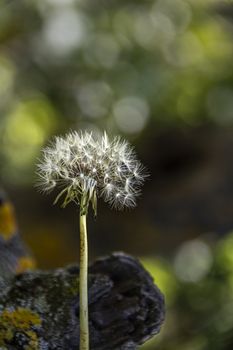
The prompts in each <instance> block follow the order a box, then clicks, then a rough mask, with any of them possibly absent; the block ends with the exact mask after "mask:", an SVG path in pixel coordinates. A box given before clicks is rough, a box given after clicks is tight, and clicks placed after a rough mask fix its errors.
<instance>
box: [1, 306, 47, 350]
mask: <svg viewBox="0 0 233 350" xmlns="http://www.w3.org/2000/svg"><path fill="white" fill-rule="evenodd" d="M40 326H41V319H40V317H39V315H37V314H36V313H34V312H32V311H31V310H29V309H25V308H17V309H15V310H7V309H6V310H4V311H3V312H2V313H1V314H0V346H3V347H4V346H6V345H7V344H13V343H14V341H15V338H20V337H21V339H22V340H21V343H22V349H25V350H37V349H39V341H38V337H37V333H36V330H37V329H39V328H40Z"/></svg>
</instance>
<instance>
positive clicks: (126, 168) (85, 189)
mask: <svg viewBox="0 0 233 350" xmlns="http://www.w3.org/2000/svg"><path fill="white" fill-rule="evenodd" d="M38 174H39V178H40V179H39V182H38V186H39V187H40V188H41V189H42V190H43V191H45V192H50V191H51V190H53V189H55V188H56V187H57V188H59V189H61V192H60V194H59V196H58V198H57V200H58V199H59V198H60V197H61V196H62V195H65V200H64V203H63V206H66V205H67V204H68V203H69V202H71V201H74V202H77V203H79V204H81V198H82V197H83V195H84V194H85V195H86V196H87V197H88V201H89V200H91V201H92V202H93V203H94V201H96V198H99V197H102V198H103V199H104V200H105V201H106V202H107V203H109V204H110V205H111V206H112V207H115V208H117V209H123V208H124V207H134V206H135V205H136V199H137V197H138V196H139V195H140V187H141V185H142V183H143V182H144V179H145V171H144V167H143V166H142V164H141V163H140V162H139V161H138V160H137V158H136V154H135V152H134V150H133V149H132V147H131V146H130V145H129V144H128V142H126V141H123V140H121V138H119V137H115V138H113V140H110V139H109V137H108V136H107V134H106V133H104V134H103V136H101V137H96V138H94V137H93V135H92V134H91V133H88V132H85V133H78V132H72V133H69V134H67V135H66V136H65V137H64V138H61V137H56V138H55V140H54V141H53V142H52V143H51V145H50V146H48V147H47V148H45V149H44V150H43V157H42V160H41V161H40V163H39V165H38Z"/></svg>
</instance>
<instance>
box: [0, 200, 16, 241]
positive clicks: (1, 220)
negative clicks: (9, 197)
mask: <svg viewBox="0 0 233 350" xmlns="http://www.w3.org/2000/svg"><path fill="white" fill-rule="evenodd" d="M16 233H17V225H16V220H15V216H14V209H13V206H12V205H11V204H10V203H9V202H5V203H3V204H2V205H1V206H0V235H1V236H2V237H3V238H4V239H5V240H9V239H10V238H12V237H13V236H14V235H15V234H16Z"/></svg>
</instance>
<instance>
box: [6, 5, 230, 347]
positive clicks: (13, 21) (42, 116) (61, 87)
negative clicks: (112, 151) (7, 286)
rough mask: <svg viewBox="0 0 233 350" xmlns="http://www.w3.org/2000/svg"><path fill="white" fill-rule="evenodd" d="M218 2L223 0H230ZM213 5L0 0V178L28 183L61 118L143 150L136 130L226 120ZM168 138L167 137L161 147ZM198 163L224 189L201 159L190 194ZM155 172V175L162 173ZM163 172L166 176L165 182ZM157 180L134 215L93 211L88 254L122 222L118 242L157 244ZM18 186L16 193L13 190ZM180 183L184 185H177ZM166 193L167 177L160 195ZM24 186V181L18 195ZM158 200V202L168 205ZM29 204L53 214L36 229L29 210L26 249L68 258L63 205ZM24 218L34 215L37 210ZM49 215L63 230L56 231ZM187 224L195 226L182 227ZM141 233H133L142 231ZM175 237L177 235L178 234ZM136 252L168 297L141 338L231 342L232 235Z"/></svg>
mask: <svg viewBox="0 0 233 350" xmlns="http://www.w3.org/2000/svg"><path fill="white" fill-rule="evenodd" d="M220 2H221V1H220ZM223 2H224V4H225V5H226V6H227V5H229V6H230V5H231V1H222V2H221V3H223ZM218 4H219V2H218V1H217V0H204V1H203V0H124V1H123V0H99V1H93V0H92V1H91V0H77V1H76V0H41V1H35V0H34V1H33V0H20V1H19V0H0V162H1V170H0V179H1V182H2V183H3V185H4V186H7V185H8V186H9V185H10V187H11V186H12V187H13V190H14V189H16V193H21V194H22V192H23V191H24V189H25V188H26V187H28V188H31V187H32V183H33V181H34V179H33V178H34V168H35V162H36V159H37V157H38V155H39V152H40V149H41V147H42V146H43V145H44V144H45V143H46V142H47V140H48V139H49V138H50V137H51V136H52V135H54V134H57V133H64V132H66V131H68V130H69V129H70V128H74V129H84V128H88V129H93V130H97V131H98V130H103V129H106V130H107V131H108V132H110V133H114V134H115V133H119V134H123V135H124V136H126V137H127V138H128V139H131V140H132V141H133V142H134V143H137V142H140V149H141V148H143V149H144V151H145V152H144V153H148V157H153V150H151V149H150V150H148V147H150V144H149V145H148V144H147V143H146V142H147V135H148V134H150V135H151V134H153V135H155V134H156V133H158V132H159V130H161V129H163V130H164V129H165V130H167V129H169V128H172V127H174V126H175V127H176V128H181V129H182V128H184V129H185V128H187V129H191V130H194V129H196V128H198V127H200V126H203V127H206V126H207V127H209V129H211V127H215V128H225V129H226V128H228V127H232V126H233V112H232V111H233V60H232V57H233V41H232V23H231V21H230V20H227V19H226V18H224V16H222V15H220V13H219V12H218V10H217V8H218ZM208 135H209V134H208ZM178 139H179V135H178ZM175 140H176V139H175ZM192 140H193V139H192ZM191 142H192V141H191ZM197 142H198V141H197ZM207 142H208V140H207ZM175 143H177V142H176V141H175ZM162 144H163V143H162ZM173 144H174V141H173V143H172V146H171V147H172V148H173ZM163 149H165V147H164V146H163ZM216 149H217V148H215V150H216ZM226 149H227V152H230V151H231V150H229V148H226ZM178 150H179V147H178ZM162 151H163V150H161V151H160V150H157V152H161V153H162ZM165 155H166V151H165ZM181 160H182V155H181ZM192 160H193V159H191V161H192ZM178 161H179V158H178ZM218 164H219V163H218ZM220 164H221V163H220ZM168 165H169V164H168ZM169 169H170V168H169ZM227 169H228V168H227ZM169 171H170V170H168V172H169ZM220 171H221V169H220ZM210 172H211V174H212V173H213V179H212V182H213V183H214V184H215V181H216V183H217V185H216V187H217V189H219V188H220V189H219V191H217V194H215V197H214V198H215V201H216V197H218V198H220V192H221V194H222V192H224V195H225V196H226V193H231V192H230V191H229V189H228V188H227V189H224V190H222V187H221V186H220V187H218V186H219V185H218V181H217V180H215V176H214V175H216V174H218V173H219V170H217V171H216V169H215V168H214V166H212V165H211V163H210V167H209V172H207V175H206V173H205V169H204V172H203V173H202V176H201V177H200V178H198V179H199V180H197V182H195V184H192V186H191V185H190V186H191V187H192V190H193V192H192V193H194V194H195V193H196V192H197V194H198V195H200V193H199V192H200V190H199V192H198V191H197V188H198V189H199V188H201V189H203V188H204V189H205V188H209V187H208V186H209V179H208V178H207V177H208V174H210ZM158 176H159V175H158ZM160 176H161V179H160V181H161V184H163V183H164V182H163V173H161V174H160ZM223 176H224V177H225V173H224V174H223ZM197 177H198V173H197ZM171 178H172V176H171V177H170V178H169V177H168V178H167V181H170V182H172V179H171ZM216 178H217V177H216ZM217 179H219V178H217ZM157 180H158V179H157ZM188 180H189V179H188ZM195 181H196V180H195ZM198 181H199V182H198ZM158 183H159V184H160V182H159V181H158ZM200 183H201V184H202V185H203V187H201V186H200ZM165 186H167V183H165V185H164V187H165ZM173 186H176V183H175V185H174V184H173ZM158 187H159V185H157V187H153V182H152V185H151V187H150V189H149V190H147V196H148V198H149V199H150V202H148V205H147V204H146V205H145V204H144V219H143V220H144V221H143V220H142V219H141V218H140V215H141V213H142V212H141V211H140V210H141V209H140V208H139V210H138V212H137V214H133V215H135V216H130V214H128V216H127V219H126V220H125V222H124V223H122V222H121V225H120V226H118V225H117V224H118V217H117V216H114V215H115V214H107V215H105V216H104V218H102V226H101V216H100V218H98V220H99V221H98V222H99V225H100V227H101V229H100V232H98V234H99V236H98V237H100V238H98V240H97V239H96V241H95V245H96V246H98V248H96V247H95V248H96V251H95V253H96V252H97V251H98V252H105V250H107V251H109V246H111V244H112V245H114V247H116V242H117V243H119V242H118V241H117V238H116V237H117V236H116V235H114V234H112V236H111V237H110V235H109V227H112V231H113V233H114V228H115V230H118V231H120V230H121V228H119V227H123V226H124V227H125V230H127V232H128V231H133V232H134V236H133V237H134V238H133V240H134V242H133V240H132V236H130V235H126V234H125V231H124V232H123V234H122V236H124V239H125V240H126V241H127V243H128V245H129V246H133V245H134V247H137V249H138V250H139V249H140V251H142V250H143V249H145V250H146V249H147V247H148V245H150V246H151V249H152V250H154V251H155V250H156V249H157V248H154V245H155V244H154V242H155V241H156V243H157V240H158V241H159V234H160V233H159V232H157V231H158V230H157V231H156V229H155V226H156V225H154V221H156V220H158V218H156V220H155V219H154V218H153V217H154V216H155V212H156V213H160V211H159V209H161V203H159V204H158V203H157V204H156V205H155V207H153V205H154V203H155V200H154V198H153V196H154V194H153V189H154V188H158ZM22 188H23V190H22ZM148 188H149V187H148ZM171 188H174V187H172V186H171ZM210 188H212V187H210ZM213 188H215V187H214V186H213ZM18 189H21V191H22V192H17V190H18ZM178 189H180V187H179V183H178ZM182 190H184V192H185V193H186V192H188V191H189V187H188V186H187V187H186V188H185V186H184V188H183V189H182V188H181V191H182ZM168 192H169V184H168V186H167V190H166V191H165V196H166V195H167V193H168ZM171 192H172V190H171ZM23 193H24V192H23ZM31 193H32V192H30V191H29V192H28V194H29V195H28V196H27V201H30V198H31V197H32V194H31ZM150 194H151V196H149V195H150ZM156 195H158V194H156ZM204 196H205V194H204ZM25 198H26V195H25ZM161 198H162V197H161ZM168 198H170V197H168ZM172 198H173V197H172V195H171V200H172ZM183 198H186V197H185V196H184V197H182V196H181V200H180V202H182V208H181V209H180V211H178V212H176V211H175V210H174V208H175V206H176V204H177V203H175V204H174V203H173V202H172V201H171V203H173V206H171V208H172V209H171V211H174V216H175V218H176V219H177V221H176V220H175V221H174V222H175V224H177V225H178V224H179V223H180V222H181V223H184V222H185V213H186V212H185V210H186V206H187V203H185V200H184V199H183ZM194 198H195V196H194ZM209 198H211V200H212V193H211V195H210V197H208V198H207V199H206V198H205V200H208V201H209V202H210V201H211V200H209ZM221 198H225V197H221ZM23 199H24V198H23ZM23 199H20V200H21V202H19V203H20V204H21V203H22V201H23ZM175 200H176V199H174V201H175ZM161 201H162V200H161ZM178 201H179V197H178ZM213 201H214V200H213ZM223 202H224V201H223V199H221V202H220V203H219V202H218V203H217V206H216V207H215V208H217V209H216V212H215V211H214V215H215V217H216V220H217V222H218V220H220V217H219V210H220V209H219V208H220V206H221V208H222V207H223V208H225V207H227V209H223V211H224V214H225V212H226V213H228V214H226V217H227V218H228V217H229V216H230V217H231V218H232V215H231V213H230V205H228V202H226V203H225V206H224V203H223ZM28 203H29V202H28ZM28 203H27V209H26V207H25V208H23V209H22V211H24V212H25V220H27V222H29V219H28V217H27V215H28V210H29V204H28ZM199 203H200V202H197V203H196V207H195V206H194V209H193V210H194V212H195V214H196V215H197V217H198V215H199V217H201V219H200V220H201V222H202V220H204V223H205V222H206V217H207V216H209V217H208V218H207V219H208V220H210V221H211V220H213V218H212V217H211V215H212V213H213V212H212V211H209V212H208V211H206V212H207V213H205V215H204V214H203V217H202V209H203V208H202V207H200V205H199ZM229 203H230V202H229ZM169 204H170V203H169ZM194 204H195V203H194ZM30 205H31V203H30ZM159 205H160V206H159ZM218 205H219V207H218ZM205 206H206V201H204V207H205ZM49 208H50V207H49ZM166 208H168V211H169V208H170V207H169V205H168V207H166ZM19 209H20V208H19ZM39 210H41V211H42V212H43V215H44V217H46V215H47V216H49V219H50V220H51V217H52V215H54V216H55V214H54V213H56V215H57V216H56V218H53V221H51V222H47V228H46V229H45V228H44V226H43V227H42V226H40V225H39V224H38V225H35V222H34V221H33V220H32V219H31V220H32V222H31V223H30V225H29V228H28V232H29V233H30V235H29V234H28V242H29V243H32V244H31V246H32V247H33V249H34V248H35V251H36V248H37V252H36V253H37V254H38V253H39V252H40V254H38V256H39V255H40V259H41V260H40V259H39V260H40V261H42V260H43V262H44V266H46V264H47V265H49V264H51V256H53V261H55V263H56V265H57V264H59V262H60V261H61V252H62V254H63V261H70V260H75V259H76V250H75V249H74V251H72V252H71V247H75V244H76V241H75V243H74V242H73V240H72V239H71V238H70V237H68V235H67V231H68V228H67V227H68V226H66V225H68V222H71V224H72V227H73V221H71V219H69V218H71V216H70V217H69V218H68V219H64V217H65V216H64V217H63V216H62V215H63V214H61V212H60V211H58V210H59V209H54V210H57V212H55V211H52V210H51V209H48V207H46V205H45V200H44V202H41V207H40V209H39V208H34V212H36V211H39ZM50 210H51V211H50ZM142 210H143V209H142ZM32 211H33V205H32V209H31V212H30V213H32ZM108 213H109V212H108ZM176 213H178V214H176ZM66 215H67V214H66ZM111 215H112V216H111ZM169 215H171V213H166V215H164V211H162V212H161V221H163V222H168V218H169ZM227 215H228V216H227ZM58 216H59V219H60V221H59V220H58ZM106 216H107V218H106ZM142 216H143V215H142ZM152 216H153V217H152ZM177 216H178V218H177ZM35 217H36V218H37V220H38V218H39V216H36V215H35ZM125 217H126V216H125ZM66 218H67V217H66ZM72 218H73V212H72ZM135 218H136V219H135ZM61 220H63V221H62V223H63V225H64V227H63V231H64V232H65V233H66V234H65V235H62V234H61V232H60V231H59V230H61V227H62V223H61ZM127 220H128V221H127ZM130 220H131V221H130ZM140 220H141V221H140ZM146 220H147V221H146ZM153 220H154V221H153ZM182 220H183V221H182ZM208 220H207V221H208ZM224 220H225V221H226V222H228V221H227V219H226V218H225V216H224V217H223V219H222V221H221V220H220V221H221V222H220V224H221V226H224V225H223V224H222V223H223V221H224ZM134 221H135V222H134ZM127 222H128V223H127ZM230 223H231V222H230ZM220 224H219V225H220ZM35 226H36V227H35ZM37 226H38V227H37ZM194 226H195V225H194ZM188 227H189V226H188ZM197 227H198V226H197ZM207 227H208V225H207ZM136 229H137V230H138V231H137V230H136ZM227 229H228V226H227ZM37 230H38V234H36V231H37ZM184 230H186V228H184ZM178 231H179V227H178V228H177V232H178ZM194 231H196V226H195V227H194V228H193V231H191V232H192V234H193V232H194ZM32 232H33V234H31V233H32ZM101 233H102V234H103V235H102V236H101ZM111 233H112V232H111ZM142 234H145V241H144V242H142V241H141V240H142ZM177 235H178V233H177ZM187 235H188V234H187ZM96 236H97V235H96ZM119 236H120V234H119ZM174 236H175V234H174ZM75 237H76V232H75ZM101 237H102V238H101ZM186 238H187V236H185V237H184V236H182V239H183V240H184V239H186ZM168 239H169V240H170V243H169V244H170V246H171V245H172V244H174V242H176V238H173V237H171V236H170V237H169V238H167V237H166V238H164V241H168ZM69 240H70V242H68V241H69ZM114 240H115V241H114ZM146 241H147V242H149V243H148V244H146ZM160 243H161V241H160ZM169 244H168V243H167V245H169ZM59 247H60V250H59ZM98 249H99V250H98ZM116 249H118V247H117V248H116ZM158 249H159V248H158ZM77 250H78V249H77ZM93 251H94V249H93ZM48 252H49V253H48ZM95 253H94V254H95ZM64 257H65V258H64ZM46 259H47V260H46ZM69 259H70V260H69ZM143 261H144V263H145V266H146V267H147V268H148V269H149V270H150V271H151V273H152V275H154V277H155V281H156V282H157V283H158V285H159V286H160V288H161V290H162V291H164V292H165V296H166V302H167V308H168V310H167V317H166V324H165V327H164V329H163V332H162V334H161V335H160V336H158V337H157V338H156V339H155V340H152V341H151V342H149V343H148V344H146V345H145V346H144V347H143V349H145V350H154V349H155V348H158V349H160V350H178V349H179V350H180V349H181V350H182V349H183V350H231V349H232V348H233V336H232V332H233V316H232V315H233V298H232V295H233V235H229V236H228V237H227V238H226V239H224V240H222V241H220V242H219V243H218V244H217V245H215V244H214V243H213V244H212V243H209V242H208V241H205V240H203V239H201V238H200V239H196V240H192V241H189V242H186V243H183V244H182V245H181V246H180V247H179V248H178V251H177V253H176V254H175V257H174V260H173V261H169V260H168V259H167V258H165V257H163V258H161V259H158V258H157V259H154V258H148V257H145V259H143Z"/></svg>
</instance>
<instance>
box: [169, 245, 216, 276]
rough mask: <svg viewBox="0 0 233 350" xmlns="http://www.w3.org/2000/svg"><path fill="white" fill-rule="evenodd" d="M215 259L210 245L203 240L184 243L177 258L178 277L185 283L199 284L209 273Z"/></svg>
mask: <svg viewBox="0 0 233 350" xmlns="http://www.w3.org/2000/svg"><path fill="white" fill-rule="evenodd" d="M212 262H213V257H212V253H211V250H210V248H209V247H208V245H207V244H206V243H205V242H203V241H201V240H193V241H189V242H186V243H184V244H183V245H182V246H181V247H180V249H179V250H178V253H177V255H176V257H175V262H174V267H175V272H176V274H177V277H178V278H179V279H180V280H182V281H185V282H198V281H200V280H202V279H203V278H204V277H205V276H206V275H207V273H208V272H209V270H210V268H211V266H212Z"/></svg>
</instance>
